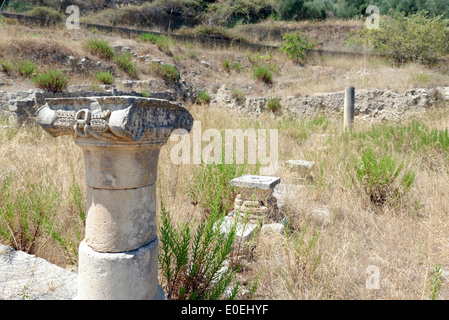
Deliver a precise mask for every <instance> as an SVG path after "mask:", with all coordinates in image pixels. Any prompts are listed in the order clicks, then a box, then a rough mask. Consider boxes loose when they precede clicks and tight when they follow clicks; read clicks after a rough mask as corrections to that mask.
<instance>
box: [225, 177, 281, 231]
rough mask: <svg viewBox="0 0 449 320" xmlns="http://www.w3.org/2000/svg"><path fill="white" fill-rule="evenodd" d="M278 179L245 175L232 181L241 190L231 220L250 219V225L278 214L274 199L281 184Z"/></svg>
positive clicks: (230, 214)
mask: <svg viewBox="0 0 449 320" xmlns="http://www.w3.org/2000/svg"><path fill="white" fill-rule="evenodd" d="M280 181H281V179H280V178H277V177H268V176H257V175H244V176H241V177H238V178H235V179H233V180H231V182H230V183H231V185H232V186H234V187H237V188H238V189H239V192H240V193H239V194H238V195H237V197H236V198H235V201H234V210H233V211H231V212H230V213H229V214H228V216H229V217H230V218H234V217H239V218H240V219H242V218H244V217H248V218H249V222H250V223H258V222H259V221H260V220H262V223H263V222H265V220H267V219H270V218H272V217H274V216H275V215H276V214H277V203H276V202H277V201H276V198H275V197H273V189H274V187H275V186H276V185H277V184H278V183H280Z"/></svg>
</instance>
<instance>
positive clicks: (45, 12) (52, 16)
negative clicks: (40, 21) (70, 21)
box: [28, 6, 65, 24]
mask: <svg viewBox="0 0 449 320" xmlns="http://www.w3.org/2000/svg"><path fill="white" fill-rule="evenodd" d="M28 14H29V15H31V16H34V17H41V18H45V21H46V23H47V24H57V23H61V22H63V21H64V20H65V15H64V14H63V13H59V12H58V11H57V10H55V9H52V8H49V7H41V6H38V7H34V8H33V9H31V10H30V11H28Z"/></svg>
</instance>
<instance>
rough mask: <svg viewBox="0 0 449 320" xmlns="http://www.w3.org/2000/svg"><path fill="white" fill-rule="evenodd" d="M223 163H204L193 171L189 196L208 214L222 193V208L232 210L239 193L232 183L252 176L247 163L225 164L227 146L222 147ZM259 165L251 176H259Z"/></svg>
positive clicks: (188, 190)
mask: <svg viewBox="0 0 449 320" xmlns="http://www.w3.org/2000/svg"><path fill="white" fill-rule="evenodd" d="M222 148H223V149H222V150H221V159H220V160H221V161H219V163H215V162H212V163H202V164H201V165H198V166H196V167H195V168H194V170H193V178H192V180H191V181H190V183H189V187H188V189H187V194H188V195H189V197H190V199H191V201H192V203H193V204H194V205H199V206H200V207H201V208H203V209H204V210H205V211H206V212H211V211H212V209H213V207H214V203H213V202H212V199H214V198H215V197H217V195H216V193H217V192H220V201H221V202H220V208H221V210H224V211H225V210H226V209H228V208H232V207H233V204H234V200H235V197H236V195H237V192H236V190H235V188H234V187H233V186H231V184H230V181H231V180H232V179H234V178H237V177H240V176H241V175H243V174H250V173H249V172H250V167H249V165H248V164H247V163H243V164H237V163H236V161H232V163H229V164H228V163H225V161H226V159H225V151H226V150H225V146H224V145H223V146H222ZM258 171H259V165H256V167H255V168H254V170H252V173H251V174H257V173H258Z"/></svg>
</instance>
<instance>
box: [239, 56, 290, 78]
mask: <svg viewBox="0 0 449 320" xmlns="http://www.w3.org/2000/svg"><path fill="white" fill-rule="evenodd" d="M246 58H247V59H248V62H249V63H250V66H251V69H252V70H253V71H254V70H255V69H256V68H258V67H264V68H266V69H268V70H269V71H270V72H272V73H276V74H279V73H280V72H281V71H280V68H279V66H277V65H276V64H275V63H273V55H272V54H271V53H268V54H267V55H260V54H258V53H256V54H255V55H250V54H249V53H247V54H246ZM240 66H241V65H240Z"/></svg>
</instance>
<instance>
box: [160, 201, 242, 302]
mask: <svg viewBox="0 0 449 320" xmlns="http://www.w3.org/2000/svg"><path fill="white" fill-rule="evenodd" d="M217 195H218V193H217ZM219 203H220V199H219V197H216V198H215V199H214V210H213V211H212V212H211V215H210V217H209V218H208V219H203V220H202V221H201V222H200V224H199V225H198V226H197V227H196V228H194V226H191V224H190V223H185V224H183V225H178V226H175V225H174V224H173V222H172V220H171V217H170V213H169V212H168V211H167V210H165V207H164V205H163V204H162V206H161V220H162V225H161V228H160V231H161V238H160V241H161V251H160V253H159V263H160V268H161V269H162V274H163V276H164V278H165V283H163V286H164V289H165V292H166V295H167V299H174V300H185V299H187V300H215V299H219V298H221V297H222V296H223V294H224V292H225V290H226V289H227V288H228V287H229V286H230V284H231V282H232V280H233V278H234V276H235V275H236V273H237V272H238V270H239V268H240V267H239V266H238V267H232V266H231V265H227V259H228V258H230V256H231V252H232V250H233V244H234V239H235V236H236V224H234V225H233V226H232V227H231V229H230V230H229V232H227V233H224V232H222V231H221V230H220V226H221V225H222V223H223V221H224V216H225V212H222V211H220V207H219ZM194 229H195V231H193V230H194ZM239 284H240V283H239V282H237V284H236V285H235V286H234V287H233V289H232V296H231V297H229V298H230V299H233V298H235V295H236V293H237V290H238V287H239Z"/></svg>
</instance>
